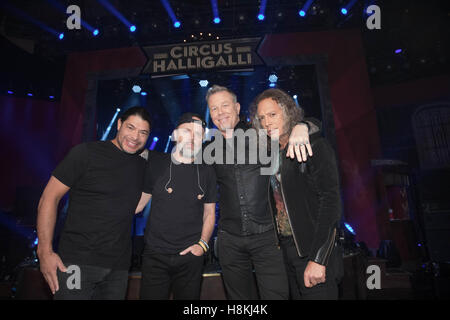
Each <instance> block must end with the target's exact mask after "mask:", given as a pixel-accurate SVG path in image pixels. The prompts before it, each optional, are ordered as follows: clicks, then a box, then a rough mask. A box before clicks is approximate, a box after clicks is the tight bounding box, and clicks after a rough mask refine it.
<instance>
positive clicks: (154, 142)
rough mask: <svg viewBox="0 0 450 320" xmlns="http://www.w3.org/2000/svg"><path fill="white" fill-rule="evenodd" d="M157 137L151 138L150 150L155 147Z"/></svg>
mask: <svg viewBox="0 0 450 320" xmlns="http://www.w3.org/2000/svg"><path fill="white" fill-rule="evenodd" d="M158 140H159V139H158V138H157V137H154V138H153V142H152V144H151V146H150V150H153V149H155V146H156V143H157V142H158Z"/></svg>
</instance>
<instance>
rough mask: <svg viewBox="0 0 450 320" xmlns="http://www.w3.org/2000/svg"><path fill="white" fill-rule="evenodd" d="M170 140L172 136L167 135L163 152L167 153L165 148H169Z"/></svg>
mask: <svg viewBox="0 0 450 320" xmlns="http://www.w3.org/2000/svg"><path fill="white" fill-rule="evenodd" d="M207 109H208V108H207ZM170 140H172V136H169V139H168V140H167V143H166V148H165V149H164V153H167V150H168V149H169V144H170Z"/></svg>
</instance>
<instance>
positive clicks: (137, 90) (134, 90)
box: [131, 84, 142, 93]
mask: <svg viewBox="0 0 450 320" xmlns="http://www.w3.org/2000/svg"><path fill="white" fill-rule="evenodd" d="M131 90H133V92H134V93H139V92H141V90H142V88H141V87H140V86H138V85H137V84H135V85H134V86H133V88H131Z"/></svg>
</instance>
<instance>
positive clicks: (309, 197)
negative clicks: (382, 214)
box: [269, 133, 341, 265]
mask: <svg viewBox="0 0 450 320" xmlns="http://www.w3.org/2000/svg"><path fill="white" fill-rule="evenodd" d="M310 142H311V146H312V150H313V156H312V157H311V158H308V161H307V162H306V163H298V162H297V160H295V159H294V160H291V159H290V158H289V159H288V158H286V151H285V150H284V151H281V152H280V153H281V155H280V164H281V190H282V195H283V199H284V202H285V207H286V210H287V214H288V217H289V221H290V224H291V228H292V233H293V237H294V242H295V245H296V248H297V252H298V254H299V256H301V257H305V256H307V257H308V259H309V260H312V261H314V262H317V263H319V264H321V265H327V263H328V258H329V257H330V254H331V251H332V248H333V246H334V243H335V238H336V228H337V226H338V223H339V220H340V217H341V198H340V190H339V189H340V188H339V176H338V170H337V164H336V157H335V153H334V151H333V149H332V147H331V145H330V144H329V143H328V141H327V140H326V139H325V138H323V137H321V136H320V133H316V134H313V135H311V137H310ZM269 199H270V204H271V207H272V212H273V213H275V212H276V210H275V208H276V207H275V201H274V198H273V191H272V188H271V187H269Z"/></svg>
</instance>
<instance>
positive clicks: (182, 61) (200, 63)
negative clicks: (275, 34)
mask: <svg viewBox="0 0 450 320" xmlns="http://www.w3.org/2000/svg"><path fill="white" fill-rule="evenodd" d="M259 41H260V38H247V39H235V40H221V41H212V42H195V43H183V44H173V45H164V46H149V47H142V50H143V51H144V53H145V54H146V55H147V58H148V62H147V64H146V65H145V67H144V69H143V71H142V73H144V74H151V75H159V74H180V73H193V72H199V71H209V70H218V69H222V70H226V69H248V68H249V67H252V66H255V65H261V64H263V61H262V60H261V58H260V57H259V56H258V54H257V53H256V50H257V47H258V44H259Z"/></svg>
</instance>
